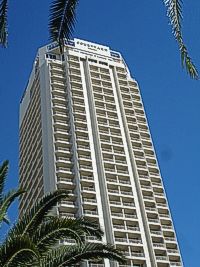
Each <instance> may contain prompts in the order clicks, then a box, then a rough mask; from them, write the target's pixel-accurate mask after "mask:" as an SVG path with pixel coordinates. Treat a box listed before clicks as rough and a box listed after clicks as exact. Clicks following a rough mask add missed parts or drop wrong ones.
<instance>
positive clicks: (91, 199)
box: [83, 198, 97, 204]
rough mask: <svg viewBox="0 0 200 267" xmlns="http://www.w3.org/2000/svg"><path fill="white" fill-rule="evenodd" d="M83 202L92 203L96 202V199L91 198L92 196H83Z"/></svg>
mask: <svg viewBox="0 0 200 267" xmlns="http://www.w3.org/2000/svg"><path fill="white" fill-rule="evenodd" d="M83 203H84V204H91V203H92V204H93V203H95V204H96V203H97V201H96V199H93V198H84V199H83Z"/></svg>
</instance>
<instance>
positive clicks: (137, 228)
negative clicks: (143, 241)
mask: <svg viewBox="0 0 200 267" xmlns="http://www.w3.org/2000/svg"><path fill="white" fill-rule="evenodd" d="M127 230H128V231H133V232H139V231H140V228H139V227H134V226H128V225H127Z"/></svg>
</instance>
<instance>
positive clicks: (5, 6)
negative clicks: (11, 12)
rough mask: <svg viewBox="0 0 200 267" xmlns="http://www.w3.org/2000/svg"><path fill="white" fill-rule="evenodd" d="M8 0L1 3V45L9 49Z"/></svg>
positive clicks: (2, 0)
mask: <svg viewBox="0 0 200 267" xmlns="http://www.w3.org/2000/svg"><path fill="white" fill-rule="evenodd" d="M7 13H8V0H1V2H0V45H2V46H3V47H7V36H8V22H7Z"/></svg>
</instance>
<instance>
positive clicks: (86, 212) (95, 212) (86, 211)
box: [84, 210, 98, 216]
mask: <svg viewBox="0 0 200 267" xmlns="http://www.w3.org/2000/svg"><path fill="white" fill-rule="evenodd" d="M84 214H85V215H96V216H97V215H98V212H97V211H96V210H84Z"/></svg>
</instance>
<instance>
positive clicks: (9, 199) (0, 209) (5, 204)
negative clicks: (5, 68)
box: [0, 189, 25, 223]
mask: <svg viewBox="0 0 200 267" xmlns="http://www.w3.org/2000/svg"><path fill="white" fill-rule="evenodd" d="M23 193H25V191H23V190H21V189H18V190H11V191H9V192H8V193H7V194H6V195H5V196H4V197H3V199H2V200H1V202H0V223H1V222H2V221H3V220H5V219H6V214H7V211H8V208H9V207H10V205H11V204H12V203H13V201H14V200H15V199H16V198H17V197H19V196H20V195H22V194H23Z"/></svg>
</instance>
